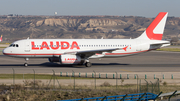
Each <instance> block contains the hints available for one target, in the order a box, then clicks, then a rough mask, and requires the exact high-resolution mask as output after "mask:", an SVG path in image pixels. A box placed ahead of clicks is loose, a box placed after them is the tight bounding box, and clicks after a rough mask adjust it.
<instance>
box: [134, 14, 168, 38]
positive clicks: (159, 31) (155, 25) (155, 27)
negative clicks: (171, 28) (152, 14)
mask: <svg viewBox="0 0 180 101" xmlns="http://www.w3.org/2000/svg"><path fill="white" fill-rule="evenodd" d="M167 15H168V12H160V13H159V14H158V15H157V16H156V18H155V19H154V20H153V22H152V23H151V24H150V25H149V26H148V28H147V29H146V30H145V31H144V32H143V33H142V35H141V36H139V37H138V38H137V39H147V40H161V39H162V36H163V32H164V27H165V24H166V19H167Z"/></svg>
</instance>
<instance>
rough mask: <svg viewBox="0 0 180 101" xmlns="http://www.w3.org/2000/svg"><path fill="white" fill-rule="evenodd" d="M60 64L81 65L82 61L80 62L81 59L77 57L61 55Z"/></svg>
mask: <svg viewBox="0 0 180 101" xmlns="http://www.w3.org/2000/svg"><path fill="white" fill-rule="evenodd" d="M60 63H61V64H81V63H83V60H82V61H81V57H80V56H78V55H69V54H67V55H61V56H60Z"/></svg>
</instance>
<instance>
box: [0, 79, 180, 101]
mask: <svg viewBox="0 0 180 101" xmlns="http://www.w3.org/2000/svg"><path fill="white" fill-rule="evenodd" d="M160 88H161V91H163V92H171V91H175V90H177V89H179V88H180V86H178V85H167V83H162V86H161V87H160ZM132 93H137V85H118V86H117V89H116V86H112V85H111V84H110V83H108V82H104V83H103V84H101V85H100V86H97V88H96V89H94V86H91V87H90V86H87V85H84V86H79V85H76V88H75V90H74V85H68V86H63V85H61V86H60V87H57V86H56V87H55V88H54V86H52V85H51V86H49V87H48V86H47V85H45V84H43V83H42V82H41V81H36V82H35V85H34V82H33V81H30V80H28V81H24V85H0V101H53V100H63V99H76V98H88V97H100V96H112V95H122V94H132Z"/></svg>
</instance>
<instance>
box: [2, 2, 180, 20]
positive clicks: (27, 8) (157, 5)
mask: <svg viewBox="0 0 180 101" xmlns="http://www.w3.org/2000/svg"><path fill="white" fill-rule="evenodd" d="M55 12H57V13H58V14H57V15H63V16H64V15H72V16H74V15H84V16H85V15H114V16H143V17H155V16H156V15H157V14H158V13H159V12H169V15H168V16H175V17H180V0H0V15H8V14H18V15H54V13H55Z"/></svg>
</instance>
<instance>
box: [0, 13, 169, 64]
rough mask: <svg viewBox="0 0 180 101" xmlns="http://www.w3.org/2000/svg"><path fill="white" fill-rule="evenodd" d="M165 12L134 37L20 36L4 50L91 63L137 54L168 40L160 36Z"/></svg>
mask: <svg viewBox="0 0 180 101" xmlns="http://www.w3.org/2000/svg"><path fill="white" fill-rule="evenodd" d="M167 15H168V12H160V13H159V14H158V15H157V17H156V18H155V19H154V20H153V22H152V23H151V24H150V25H149V26H148V28H147V29H146V30H145V31H144V32H143V33H142V34H141V35H140V36H139V37H137V38H135V39H29V38H27V39H23V40H18V41H15V42H13V43H12V44H11V45H10V46H9V47H7V48H5V49H4V50H3V54H4V55H7V56H12V57H21V58H24V59H25V63H24V66H25V67H27V66H28V63H27V61H28V60H29V58H48V60H49V62H59V63H60V64H72V65H73V64H80V65H85V66H86V67H91V65H92V63H91V62H90V61H89V59H91V58H114V57H122V56H129V55H134V54H139V53H143V52H147V51H151V50H155V49H158V48H161V47H165V46H169V45H170V42H169V41H165V40H162V36H163V32H164V27H165V23H166V19H167Z"/></svg>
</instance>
